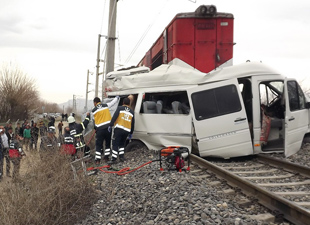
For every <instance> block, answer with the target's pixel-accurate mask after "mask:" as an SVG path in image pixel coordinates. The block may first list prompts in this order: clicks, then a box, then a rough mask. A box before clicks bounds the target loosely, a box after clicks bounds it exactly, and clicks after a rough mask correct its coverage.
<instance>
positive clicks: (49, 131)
mask: <svg viewBox="0 0 310 225" xmlns="http://www.w3.org/2000/svg"><path fill="white" fill-rule="evenodd" d="M47 132H48V133H55V127H53V126H50V127H49V128H48V131H47Z"/></svg>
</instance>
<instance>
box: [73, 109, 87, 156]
mask: <svg viewBox="0 0 310 225" xmlns="http://www.w3.org/2000/svg"><path fill="white" fill-rule="evenodd" d="M89 120H90V113H89V112H88V113H87V114H86V118H85V119H84V121H83V122H82V123H76V122H75V118H74V117H73V116H69V117H68V123H69V129H70V135H71V136H72V137H73V138H74V145H75V148H76V151H77V154H78V155H80V154H81V153H82V154H83V155H84V156H88V155H89V154H90V149H89V147H88V146H86V144H85V140H84V136H83V130H85V129H86V127H87V125H88V123H89Z"/></svg>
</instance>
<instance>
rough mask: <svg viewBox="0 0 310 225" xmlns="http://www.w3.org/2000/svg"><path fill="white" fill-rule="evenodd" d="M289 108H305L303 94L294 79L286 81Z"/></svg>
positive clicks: (294, 109) (292, 109) (293, 109)
mask: <svg viewBox="0 0 310 225" xmlns="http://www.w3.org/2000/svg"><path fill="white" fill-rule="evenodd" d="M287 90H288V97H289V102H290V110H291V111H296V110H300V109H304V108H305V96H304V94H303V92H302V90H301V88H300V87H299V85H298V84H297V82H296V81H288V82H287Z"/></svg>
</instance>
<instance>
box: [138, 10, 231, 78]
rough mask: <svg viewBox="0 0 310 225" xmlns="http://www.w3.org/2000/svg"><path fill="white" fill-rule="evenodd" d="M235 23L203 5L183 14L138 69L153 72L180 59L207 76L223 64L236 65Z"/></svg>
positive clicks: (228, 17) (163, 34) (164, 32)
mask: <svg viewBox="0 0 310 225" xmlns="http://www.w3.org/2000/svg"><path fill="white" fill-rule="evenodd" d="M233 21H234V17H233V15H232V14H231V13H220V12H217V10H216V7H215V6H214V5H201V6H199V7H198V8H197V9H196V11H195V12H190V13H179V14H177V15H176V16H175V17H174V18H173V20H172V21H171V22H170V23H169V25H168V26H167V27H166V29H165V30H164V31H163V33H162V34H161V35H160V37H159V38H158V39H157V41H156V42H155V43H154V44H153V46H152V47H151V48H150V49H149V51H147V53H146V54H145V56H144V57H143V59H142V60H141V61H140V62H139V64H138V66H147V67H149V68H150V69H151V70H152V69H154V68H156V67H158V66H160V65H161V64H163V63H169V62H170V61H172V60H173V59H175V58H179V59H181V60H182V61H184V62H186V63H188V64H189V65H191V66H193V67H194V68H196V69H197V70H199V71H202V72H205V73H207V72H210V71H212V70H213V69H215V68H217V67H219V66H221V65H223V64H224V65H232V58H233V45H234V43H233Z"/></svg>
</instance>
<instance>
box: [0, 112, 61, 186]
mask: <svg viewBox="0 0 310 225" xmlns="http://www.w3.org/2000/svg"><path fill="white" fill-rule="evenodd" d="M62 119H63V118H62ZM62 130H63V123H62V121H60V122H59V123H58V131H59V135H58V138H57V140H56V136H55V134H56V132H55V131H56V128H55V118H54V117H50V118H49V120H47V119H46V118H43V119H40V120H39V122H38V123H36V122H35V121H34V120H31V121H30V122H29V121H28V120H26V119H25V120H24V121H23V122H22V123H21V122H17V123H16V124H15V127H13V126H12V123H10V122H7V123H6V125H5V126H0V137H1V138H0V181H1V179H2V177H3V169H4V168H3V166H4V161H5V162H6V176H8V177H11V173H10V167H11V162H12V164H13V166H14V169H13V175H12V176H13V178H15V177H16V176H17V175H18V173H19V167H20V160H21V158H22V156H24V155H26V154H25V152H26V151H38V150H39V149H40V150H44V148H45V147H47V146H49V145H50V144H51V140H53V142H55V143H52V144H53V145H59V143H60V142H61V141H60V139H61V138H62ZM39 138H41V144H40V146H38V141H39ZM54 140H55V141H54ZM38 148H39V149H38Z"/></svg>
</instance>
